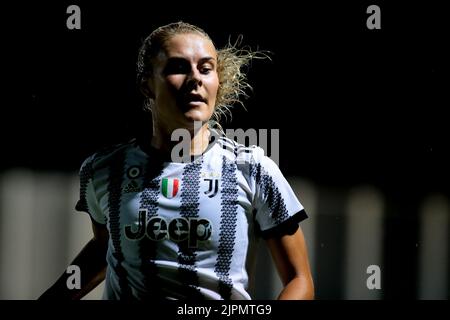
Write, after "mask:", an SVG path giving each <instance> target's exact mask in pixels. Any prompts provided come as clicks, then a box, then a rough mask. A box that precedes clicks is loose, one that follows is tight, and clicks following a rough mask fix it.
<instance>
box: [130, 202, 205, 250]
mask: <svg viewBox="0 0 450 320" xmlns="http://www.w3.org/2000/svg"><path fill="white" fill-rule="evenodd" d="M135 229H136V228H135V227H133V226H132V225H126V226H125V227H124V231H125V236H126V237H127V238H128V239H129V240H141V239H142V238H143V237H144V236H145V235H146V236H147V237H148V238H149V239H151V240H153V241H161V240H164V239H171V240H173V241H176V242H181V241H186V240H187V241H188V246H189V248H197V245H198V241H206V240H209V238H211V234H212V225H211V222H210V221H209V220H207V219H202V218H188V219H187V218H182V217H179V218H174V219H172V220H170V221H169V222H168V221H167V220H166V219H164V218H162V217H159V216H154V217H151V218H150V219H148V221H147V210H146V209H143V210H140V211H139V223H138V225H137V230H135Z"/></svg>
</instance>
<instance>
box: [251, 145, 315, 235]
mask: <svg viewBox="0 0 450 320" xmlns="http://www.w3.org/2000/svg"><path fill="white" fill-rule="evenodd" d="M255 151H256V156H255V160H254V161H252V164H251V169H250V174H251V179H253V183H252V184H253V186H254V199H253V206H254V209H255V216H254V217H255V220H256V225H257V231H258V232H260V234H261V236H262V237H263V238H265V239H267V238H270V237H280V236H283V235H285V234H294V233H295V231H297V229H298V227H299V222H301V221H302V220H304V219H306V218H307V217H308V216H307V214H306V212H305V210H304V208H303V205H302V204H301V203H300V201H299V200H298V199H297V196H296V195H295V193H294V191H293V190H292V188H291V186H290V185H289V183H288V182H287V180H286V178H285V177H284V176H283V174H282V173H281V171H280V169H279V168H278V166H277V164H276V163H275V162H274V161H273V160H272V159H270V158H269V157H267V156H265V155H264V150H263V149H261V148H257V150H255Z"/></svg>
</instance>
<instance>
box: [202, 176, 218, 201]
mask: <svg viewBox="0 0 450 320" xmlns="http://www.w3.org/2000/svg"><path fill="white" fill-rule="evenodd" d="M204 180H205V181H208V182H209V187H208V191H205V192H204V193H205V194H206V195H207V196H208V197H210V198H212V197H214V196H215V195H216V194H217V192H218V191H219V179H204Z"/></svg>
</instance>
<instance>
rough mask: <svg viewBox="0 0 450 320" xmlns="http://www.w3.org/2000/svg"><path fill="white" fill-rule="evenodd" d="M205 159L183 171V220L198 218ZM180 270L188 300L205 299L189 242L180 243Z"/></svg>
mask: <svg viewBox="0 0 450 320" xmlns="http://www.w3.org/2000/svg"><path fill="white" fill-rule="evenodd" d="M202 163H203V157H201V158H199V159H198V160H196V161H194V162H191V163H189V164H187V165H186V167H185V168H184V170H183V176H182V181H181V195H180V198H181V207H180V215H181V216H182V217H183V218H187V219H189V218H196V217H198V212H199V205H200V201H199V200H200V172H201V168H202ZM178 247H179V251H178V266H179V267H178V270H179V272H180V277H181V281H182V283H183V291H184V295H185V296H186V297H187V298H188V299H193V300H200V299H203V296H202V294H201V293H200V291H199V290H198V289H197V287H198V275H197V272H196V270H195V260H196V253H195V249H193V248H189V247H188V241H187V240H185V241H182V242H180V243H178Z"/></svg>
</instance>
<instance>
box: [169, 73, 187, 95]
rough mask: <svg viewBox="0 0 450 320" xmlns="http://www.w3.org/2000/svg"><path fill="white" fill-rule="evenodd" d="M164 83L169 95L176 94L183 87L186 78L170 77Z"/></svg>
mask: <svg viewBox="0 0 450 320" xmlns="http://www.w3.org/2000/svg"><path fill="white" fill-rule="evenodd" d="M165 80H166V81H164V84H165V87H166V90H167V91H168V93H171V94H175V93H176V92H178V91H179V90H180V89H181V87H182V86H183V82H184V77H183V76H182V75H170V76H168V77H167V78H166V79H165Z"/></svg>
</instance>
